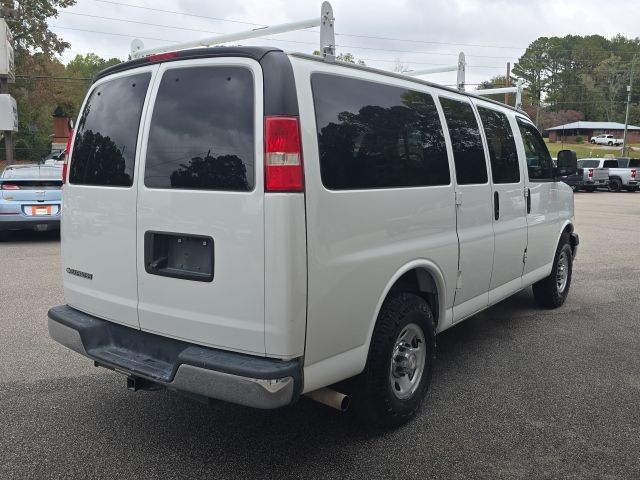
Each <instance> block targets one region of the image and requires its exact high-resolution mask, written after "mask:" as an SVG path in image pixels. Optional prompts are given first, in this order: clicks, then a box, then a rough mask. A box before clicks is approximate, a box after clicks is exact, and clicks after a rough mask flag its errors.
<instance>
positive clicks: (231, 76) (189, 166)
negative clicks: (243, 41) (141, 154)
mask: <svg viewBox="0 0 640 480" xmlns="http://www.w3.org/2000/svg"><path fill="white" fill-rule="evenodd" d="M253 97H254V92H253V74H252V73H251V70H249V69H248V68H245V67H231V66H205V67H187V68H172V69H169V70H167V71H166V72H165V73H164V75H163V77H162V81H161V82H160V87H159V89H158V95H157V98H156V102H155V106H154V108H153V116H152V118H151V127H150V131H149V142H148V147H147V159H146V163H145V173H144V184H145V185H146V186H147V187H150V188H180V189H193V190H234V191H250V190H253V187H254V184H255V173H254V163H255V162H254V157H255V153H254V121H255V117H254V115H255V114H254V103H255V102H254V99H253Z"/></svg>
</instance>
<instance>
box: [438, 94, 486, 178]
mask: <svg viewBox="0 0 640 480" xmlns="http://www.w3.org/2000/svg"><path fill="white" fill-rule="evenodd" d="M440 103H441V104H442V109H443V110H444V116H445V119H446V121H447V127H448V128H449V136H450V137H451V145H452V146H453V159H454V160H455V165H456V179H457V181H458V184H459V185H468V184H471V183H487V164H486V160H485V158H484V148H483V147H482V139H481V137H480V129H479V128H478V121H477V120H476V116H475V114H474V113H473V108H472V107H471V105H470V104H469V103H466V102H458V101H456V100H451V99H449V98H442V97H441V98H440Z"/></svg>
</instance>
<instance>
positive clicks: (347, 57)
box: [313, 50, 366, 65]
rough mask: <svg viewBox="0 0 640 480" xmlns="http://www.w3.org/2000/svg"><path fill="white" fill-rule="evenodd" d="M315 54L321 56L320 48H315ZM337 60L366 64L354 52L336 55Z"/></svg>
mask: <svg viewBox="0 0 640 480" xmlns="http://www.w3.org/2000/svg"><path fill="white" fill-rule="evenodd" d="M313 54H314V55H316V56H318V57H319V56H320V50H314V51H313ZM336 60H338V61H339V62H347V63H356V64H358V65H366V63H364V61H363V60H356V58H355V57H354V56H353V54H352V53H339V54H338V55H337V56H336Z"/></svg>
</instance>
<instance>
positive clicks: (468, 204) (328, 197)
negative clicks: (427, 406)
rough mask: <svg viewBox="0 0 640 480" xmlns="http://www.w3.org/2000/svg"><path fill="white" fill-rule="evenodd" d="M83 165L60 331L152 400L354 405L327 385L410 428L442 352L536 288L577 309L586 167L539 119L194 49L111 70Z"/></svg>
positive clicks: (278, 62) (70, 227)
mask: <svg viewBox="0 0 640 480" xmlns="http://www.w3.org/2000/svg"><path fill="white" fill-rule="evenodd" d="M116 117H117V118H118V121H117V122H114V121H113V119H114V118H116ZM71 152H72V153H71V155H70V159H69V164H68V175H67V177H66V180H67V183H66V184H65V186H64V196H63V208H64V211H65V214H64V216H63V219H62V226H63V228H62V265H63V272H62V274H63V285H64V294H65V299H66V305H62V306H58V307H54V308H52V309H51V310H50V311H49V332H50V335H51V337H52V338H54V339H55V340H57V341H58V342H60V343H62V344H63V345H65V346H67V347H69V348H71V349H72V350H75V351H76V352H78V353H80V354H82V355H85V356H87V357H89V358H90V359H92V360H93V361H94V362H95V363H96V365H100V366H103V367H107V368H110V369H113V370H116V371H117V372H120V373H124V374H126V375H127V385H128V387H129V388H130V389H132V390H136V389H145V388H158V387H159V386H160V387H167V388H169V389H173V390H178V391H184V392H188V393H189V394H190V395H191V396H194V397H200V398H217V399H221V400H226V401H230V402H235V403H238V404H243V405H248V406H252V407H258V408H275V407H281V406H285V405H289V404H291V403H293V402H295V401H296V399H297V398H298V397H299V396H300V395H302V394H306V395H309V396H310V397H311V398H314V399H316V400H318V401H321V402H323V403H326V404H330V405H332V406H335V407H337V408H344V407H345V405H346V399H347V398H348V397H346V396H345V395H344V394H345V393H347V394H349V390H346V391H342V392H338V391H336V390H338V387H333V388H330V387H331V386H333V385H335V384H337V383H338V382H341V381H343V380H347V379H351V383H352V384H353V385H352V388H353V389H352V390H351V393H352V394H353V397H352V398H353V401H354V405H355V408H359V409H360V410H361V412H363V414H364V416H365V417H366V418H368V419H369V420H370V421H371V422H373V423H375V424H378V425H384V426H396V425H399V424H401V423H403V422H405V421H407V420H408V419H409V418H410V417H411V416H412V415H413V414H414V413H415V411H416V409H417V408H418V407H419V405H420V403H421V402H422V399H423V398H424V396H425V393H426V391H427V388H428V386H429V383H430V380H431V373H432V369H433V364H434V361H435V347H436V343H435V337H436V333H438V332H442V331H444V330H446V329H448V328H450V327H451V326H453V325H456V324H458V323H459V322H461V321H463V320H465V319H466V318H468V317H470V316H472V315H474V314H475V313H477V312H480V311H482V310H484V309H486V308H487V307H489V306H491V305H494V304H496V303H498V302H500V301H501V300H503V299H505V298H507V297H509V296H510V295H513V294H514V293H516V292H518V291H520V290H522V289H523V288H527V287H529V286H531V285H533V294H534V297H535V299H536V301H537V302H538V304H540V305H541V306H542V307H545V308H556V307H559V306H560V305H562V304H563V302H564V301H565V299H566V298H567V295H568V293H569V287H570V285H571V273H572V262H573V259H574V256H575V254H576V251H577V247H578V236H577V234H576V233H574V226H573V225H574V224H573V219H574V205H573V193H572V191H571V189H570V188H569V187H568V186H567V185H566V184H564V183H562V182H560V181H559V176H562V175H570V174H572V173H575V171H576V168H577V164H576V158H575V152H570V151H567V150H565V151H561V152H560V153H559V154H558V168H557V169H554V168H553V165H552V161H551V157H550V155H549V152H548V150H547V147H546V145H545V143H544V141H543V139H542V136H541V135H540V133H539V131H538V130H537V128H536V127H535V126H534V124H533V123H532V122H531V121H530V119H529V118H528V117H527V116H526V115H525V114H524V113H522V112H521V111H518V110H515V109H513V108H511V107H508V106H505V105H503V104H500V103H497V102H494V101H491V100H488V99H486V98H481V97H477V96H474V95H472V94H468V93H464V92H459V91H457V90H454V89H448V88H445V87H440V86H436V85H433V84H430V83H427V82H424V81H421V80H417V79H414V78H408V77H405V76H402V75H399V74H393V73H389V72H384V71H379V70H375V69H372V68H367V67H364V66H359V65H353V64H344V63H341V62H329V61H324V60H323V59H322V58H320V57H317V56H313V55H304V54H287V53H284V52H282V51H280V50H278V49H274V48H262V47H222V48H199V49H192V50H182V51H177V52H173V53H170V54H162V55H153V56H150V57H147V58H143V59H140V60H133V61H129V62H125V63H122V64H119V65H117V66H115V67H112V68H109V69H107V70H105V71H103V72H102V73H100V74H99V75H98V76H97V77H96V80H95V82H94V83H93V85H92V87H91V88H90V90H89V92H88V95H87V98H86V100H85V102H84V105H83V106H82V108H81V115H80V120H79V122H78V123H77V128H76V131H75V137H74V139H73V145H72V148H71ZM303 159H304V161H303ZM90 219H94V220H90ZM87 221H90V222H94V223H95V225H94V229H93V230H88V229H82V230H77V229H75V228H74V226H77V225H83V224H84V223H85V222H87ZM345 388H347V387H345Z"/></svg>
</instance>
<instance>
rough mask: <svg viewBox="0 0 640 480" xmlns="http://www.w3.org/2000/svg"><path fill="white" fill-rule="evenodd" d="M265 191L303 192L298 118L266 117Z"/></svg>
mask: <svg viewBox="0 0 640 480" xmlns="http://www.w3.org/2000/svg"><path fill="white" fill-rule="evenodd" d="M264 179H265V184H264V190H265V192H302V191H303V190H304V171H303V167H302V148H301V144H300V124H299V121H298V117H279V116H273V117H265V118H264Z"/></svg>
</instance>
